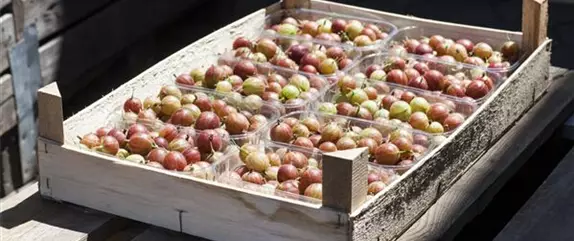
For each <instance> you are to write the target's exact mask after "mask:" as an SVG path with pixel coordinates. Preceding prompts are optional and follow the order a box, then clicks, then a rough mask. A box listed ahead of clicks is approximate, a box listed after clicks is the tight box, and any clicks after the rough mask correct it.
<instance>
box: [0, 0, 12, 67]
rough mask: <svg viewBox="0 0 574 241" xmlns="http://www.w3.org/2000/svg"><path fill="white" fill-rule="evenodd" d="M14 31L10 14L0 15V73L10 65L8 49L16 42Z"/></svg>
mask: <svg viewBox="0 0 574 241" xmlns="http://www.w3.org/2000/svg"><path fill="white" fill-rule="evenodd" d="M0 8H1V6H0ZM15 33H16V32H15V30H14V17H13V16H12V14H10V13H7V14H4V15H2V16H0V73H2V72H4V70H6V69H8V67H9V66H10V63H9V62H10V61H9V60H8V50H9V49H10V47H12V45H13V44H14V43H15V42H16V36H15Z"/></svg>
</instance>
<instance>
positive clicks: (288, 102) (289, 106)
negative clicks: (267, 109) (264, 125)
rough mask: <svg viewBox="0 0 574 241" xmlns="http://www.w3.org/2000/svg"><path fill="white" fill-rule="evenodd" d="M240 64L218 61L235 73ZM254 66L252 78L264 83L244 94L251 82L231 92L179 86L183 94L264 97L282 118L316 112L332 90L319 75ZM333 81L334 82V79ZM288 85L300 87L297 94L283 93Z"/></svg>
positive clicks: (230, 59)
mask: <svg viewBox="0 0 574 241" xmlns="http://www.w3.org/2000/svg"><path fill="white" fill-rule="evenodd" d="M241 61H245V60H241V59H237V58H225V57H221V58H220V59H219V61H218V62H219V63H218V65H219V66H223V65H225V66H229V67H230V68H231V69H234V68H235V66H237V65H238V64H240V62H241ZM254 66H255V67H256V74H255V75H254V76H253V77H256V78H260V79H261V81H260V82H257V81H255V82H253V83H254V84H250V85H251V86H247V87H248V88H250V90H249V91H244V90H243V87H244V85H243V84H244V83H245V82H246V80H247V79H248V78H244V79H242V81H241V82H239V83H237V84H235V86H233V85H230V86H229V87H230V88H229V89H225V90H223V89H221V88H218V86H212V87H214V88H209V87H207V86H205V85H189V84H182V83H178V82H177V81H176V85H177V86H178V87H179V88H180V89H181V90H182V91H183V92H190V91H202V92H210V93H217V94H219V95H222V96H223V95H231V96H233V95H235V94H236V93H240V94H241V95H242V96H248V95H253V94H254V95H257V96H259V97H261V98H262V99H263V100H265V102H267V103H269V104H271V105H275V106H277V107H278V108H280V110H281V111H282V114H284V113H288V112H291V111H300V110H310V109H313V108H314V107H315V106H314V105H316V104H317V102H319V101H321V100H322V98H323V96H324V95H325V93H326V92H327V90H328V89H329V88H332V83H331V82H329V80H328V79H327V78H325V77H322V76H319V75H315V74H310V73H305V72H301V71H297V70H292V69H286V68H280V67H276V66H273V65H270V64H261V63H254ZM232 78H238V76H236V75H235V77H228V78H226V79H225V80H223V81H226V82H230V83H233V80H232ZM331 81H334V78H333V80H331ZM304 82H307V83H304ZM261 84H263V85H261ZM289 84H291V85H294V86H297V88H296V90H291V91H288V90H285V91H284V90H283V89H284V87H285V86H287V85H289ZM260 85H261V86H260ZM254 86H255V87H254ZM253 89H256V90H253ZM293 91H295V93H292V92H293ZM246 92H247V93H246ZM250 98H251V97H250Z"/></svg>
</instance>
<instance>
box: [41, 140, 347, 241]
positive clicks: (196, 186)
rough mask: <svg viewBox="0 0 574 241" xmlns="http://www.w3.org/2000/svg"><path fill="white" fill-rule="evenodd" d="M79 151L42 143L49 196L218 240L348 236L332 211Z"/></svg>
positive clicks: (44, 179)
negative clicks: (313, 234)
mask: <svg viewBox="0 0 574 241" xmlns="http://www.w3.org/2000/svg"><path fill="white" fill-rule="evenodd" d="M71 148H73V147H67V146H59V145H56V144H50V143H48V142H42V141H40V148H39V149H40V150H39V153H40V154H39V162H40V171H41V172H40V175H41V183H42V185H41V186H40V187H41V193H42V194H43V195H45V196H49V197H51V198H54V199H57V200H62V201H67V202H71V203H75V204H78V205H82V206H87V207H90V208H93V209H97V210H101V211H104V212H108V213H112V214H116V215H119V216H123V217H127V218H131V219H135V220H138V221H143V222H146V223H151V224H154V225H158V226H161V227H165V228H169V229H172V230H175V231H183V232H187V233H190V234H194V235H198V236H203V237H206V238H211V239H217V240H268V239H269V238H271V239H272V240H277V239H282V240H296V239H297V237H299V238H300V237H304V236H302V235H311V234H312V233H313V232H316V234H315V236H310V237H311V239H310V240H321V238H322V237H329V240H345V239H346V237H347V230H348V222H346V221H342V220H346V219H345V217H347V216H346V215H343V214H340V213H338V212H335V211H331V210H329V209H326V208H321V207H319V206H311V205H303V204H299V203H294V202H285V201H282V200H277V199H271V198H267V197H263V196H260V195H253V194H252V193H249V192H243V191H240V190H235V189H232V188H225V187H222V186H220V185H218V184H216V183H211V182H207V181H203V180H193V179H191V178H189V177H187V176H185V175H182V174H175V173H174V172H170V171H166V170H159V169H155V168H152V167H148V166H144V165H138V164H132V163H130V162H127V161H123V160H117V159H115V158H112V157H106V156H102V155H99V154H97V153H92V152H86V151H80V150H75V149H71ZM224 229H225V230H227V231H222V230H224ZM246 230H247V231H248V232H246ZM296 230H298V231H296ZM313 237H314V238H313Z"/></svg>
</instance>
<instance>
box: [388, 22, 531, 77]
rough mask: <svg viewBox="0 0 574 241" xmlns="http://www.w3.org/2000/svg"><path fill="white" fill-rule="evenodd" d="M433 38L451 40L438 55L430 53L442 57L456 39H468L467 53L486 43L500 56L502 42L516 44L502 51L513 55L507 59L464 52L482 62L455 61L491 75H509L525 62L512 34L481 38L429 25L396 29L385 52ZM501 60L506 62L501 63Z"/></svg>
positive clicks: (478, 34)
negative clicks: (410, 41)
mask: <svg viewBox="0 0 574 241" xmlns="http://www.w3.org/2000/svg"><path fill="white" fill-rule="evenodd" d="M433 35H440V36H442V37H444V38H449V39H452V40H453V41H454V42H453V43H443V46H444V47H443V49H444V50H442V49H440V50H439V51H440V52H441V53H440V54H439V53H438V52H439V51H436V49H435V50H434V53H435V54H436V55H443V53H442V52H445V51H446V55H448V46H451V45H453V44H454V43H456V41H458V40H462V41H466V40H470V41H471V42H472V45H471V44H468V41H466V43H465V44H466V45H465V46H466V47H468V48H469V49H468V50H470V49H471V48H472V47H473V46H474V47H476V46H477V44H478V43H486V44H488V45H489V46H490V47H491V52H492V51H497V53H501V54H502V53H504V52H503V51H502V47H503V45H504V44H505V43H506V42H508V41H512V42H514V43H515V44H516V45H514V46H515V47H516V46H517V47H518V49H513V48H507V49H505V52H510V53H513V55H511V56H509V58H506V56H500V55H497V54H494V52H493V54H491V55H489V54H480V55H476V54H471V53H472V52H473V51H472V50H471V51H467V55H468V56H469V57H470V56H481V59H482V60H483V61H482V62H483V63H481V64H479V63H476V61H471V60H470V59H469V60H468V62H465V60H464V59H463V57H460V59H459V60H460V62H461V63H462V62H465V63H473V64H474V65H473V66H477V67H479V68H482V69H485V70H488V71H491V72H496V73H501V74H504V75H509V74H510V73H512V71H514V70H515V69H516V68H518V66H519V65H520V63H521V62H522V61H524V60H525V59H526V54H525V53H524V52H522V51H521V47H522V46H521V43H522V39H521V38H520V36H514V35H504V36H503V35H501V34H499V35H493V34H491V35H489V36H484V34H483V33H482V32H476V33H475V34H473V33H469V31H468V30H467V31H464V32H457V31H453V30H452V29H444V28H441V27H437V26H431V25H425V26H405V27H402V28H400V29H399V31H398V32H397V33H396V34H394V35H393V36H392V37H391V39H390V40H389V41H388V49H391V48H393V47H394V46H397V45H400V46H405V47H409V46H407V45H406V44H405V43H406V41H407V40H417V41H419V42H426V41H429V38H430V37H432V36H433ZM421 40H422V41H421ZM429 44H430V43H429ZM433 44H434V43H433ZM411 46H412V47H411V48H414V45H411ZM507 47H508V46H507ZM407 49H408V48H407ZM415 50H416V49H415ZM415 50H410V51H409V52H411V53H412V54H415V53H416V52H415ZM452 51H453V52H455V51H456V50H455V49H453V50H452ZM516 51H517V52H516ZM418 53H424V51H422V52H418ZM483 53H484V52H483ZM487 56H498V57H502V59H500V58H495V57H493V59H492V60H495V61H492V60H491V61H489V58H490V57H487ZM486 57H487V58H486ZM505 61H506V62H507V63H504V62H505ZM489 62H496V63H497V64H492V65H489Z"/></svg>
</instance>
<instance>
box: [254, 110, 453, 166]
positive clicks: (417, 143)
mask: <svg viewBox="0 0 574 241" xmlns="http://www.w3.org/2000/svg"><path fill="white" fill-rule="evenodd" d="M284 124H287V125H288V126H289V128H287V127H286V126H285V125H284ZM278 126H280V128H277V127H278ZM303 126H305V127H303ZM285 129H288V130H287V131H286V130H285ZM289 130H290V131H289ZM285 133H288V134H285ZM289 135H291V137H289ZM265 137H266V138H267V139H269V140H272V141H274V142H281V143H286V144H292V145H294V146H299V147H303V148H309V149H313V150H315V151H319V152H320V153H324V152H333V151H339V150H346V149H353V148H358V147H368V148H369V153H370V155H369V160H370V162H371V163H372V164H373V165H376V166H380V167H382V168H385V169H390V170H395V171H396V172H397V173H399V174H401V173H404V172H405V171H406V170H408V169H409V168H410V167H412V166H413V165H414V164H415V163H416V162H417V161H418V160H421V159H422V158H424V157H425V156H426V155H427V154H428V153H429V152H430V151H431V150H432V149H433V148H434V147H435V146H436V145H437V144H438V141H439V140H441V139H442V136H440V138H439V136H433V135H430V134H428V133H425V132H422V131H418V130H414V129H407V128H404V127H403V126H401V125H397V124H396V123H393V122H392V121H389V120H383V119H380V120H377V121H368V120H363V119H359V118H353V117H348V116H341V115H330V114H324V113H319V112H309V111H306V112H303V111H298V112H293V113H290V114H288V115H284V116H282V117H281V118H279V120H277V121H276V122H274V123H273V122H271V123H269V128H268V132H267V135H266V136H265ZM302 138H304V139H302ZM306 139H309V141H307V140H306ZM381 146H382V147H381ZM378 147H381V150H379V151H382V153H378V152H377V148H378ZM383 149H385V150H384V151H383ZM387 151H388V155H386V153H387ZM377 153H378V154H377Z"/></svg>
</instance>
